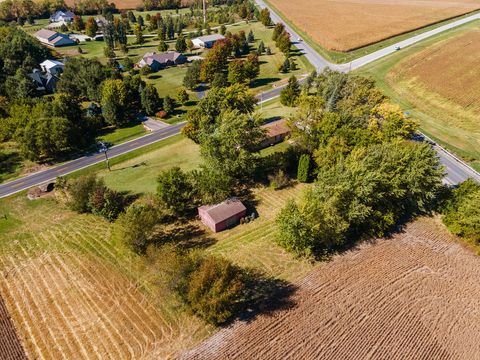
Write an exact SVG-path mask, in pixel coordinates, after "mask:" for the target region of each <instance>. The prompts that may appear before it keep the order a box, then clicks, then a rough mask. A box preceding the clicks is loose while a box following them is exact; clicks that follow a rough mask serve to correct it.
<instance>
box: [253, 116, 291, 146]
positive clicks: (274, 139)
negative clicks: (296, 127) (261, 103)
mask: <svg viewBox="0 0 480 360" xmlns="http://www.w3.org/2000/svg"><path fill="white" fill-rule="evenodd" d="M262 128H263V129H265V130H266V138H265V140H264V141H263V142H262V144H261V145H260V147H261V148H262V149H263V148H266V147H267V146H271V145H275V144H278V143H280V142H282V141H283V140H285V138H286V137H287V136H289V135H290V133H291V129H290V127H289V126H288V124H287V120H285V119H281V120H277V121H273V122H271V123H268V124H265V125H262Z"/></svg>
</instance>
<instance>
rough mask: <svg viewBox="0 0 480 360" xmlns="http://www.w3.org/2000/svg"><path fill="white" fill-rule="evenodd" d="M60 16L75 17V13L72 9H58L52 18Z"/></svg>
mask: <svg viewBox="0 0 480 360" xmlns="http://www.w3.org/2000/svg"><path fill="white" fill-rule="evenodd" d="M58 16H63V17H72V18H73V17H74V16H75V14H74V13H73V12H71V11H62V10H58V11H56V12H55V13H54V14H53V15H52V16H51V17H52V18H56V17H58Z"/></svg>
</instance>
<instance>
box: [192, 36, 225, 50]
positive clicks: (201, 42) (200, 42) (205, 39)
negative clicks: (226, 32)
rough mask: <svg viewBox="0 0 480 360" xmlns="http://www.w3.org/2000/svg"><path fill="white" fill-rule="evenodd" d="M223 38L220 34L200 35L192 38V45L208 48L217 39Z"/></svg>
mask: <svg viewBox="0 0 480 360" xmlns="http://www.w3.org/2000/svg"><path fill="white" fill-rule="evenodd" d="M223 39H225V36H223V35H220V34H212V35H205V36H200V37H197V38H195V39H193V40H192V43H193V45H194V46H195V47H196V48H206V49H210V48H211V47H213V45H215V43H216V42H217V41H218V40H223Z"/></svg>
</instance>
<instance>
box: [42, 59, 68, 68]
mask: <svg viewBox="0 0 480 360" xmlns="http://www.w3.org/2000/svg"><path fill="white" fill-rule="evenodd" d="M40 66H41V67H43V68H45V69H47V70H48V69H51V68H53V67H55V66H64V65H63V63H61V62H60V61H57V60H45V61H44V62H42V63H41V64H40Z"/></svg>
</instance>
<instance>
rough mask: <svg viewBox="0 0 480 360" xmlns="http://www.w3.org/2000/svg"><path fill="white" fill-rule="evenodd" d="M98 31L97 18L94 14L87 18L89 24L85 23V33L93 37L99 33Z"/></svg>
mask: <svg viewBox="0 0 480 360" xmlns="http://www.w3.org/2000/svg"><path fill="white" fill-rule="evenodd" d="M97 31H98V25H97V22H96V21H95V19H94V18H93V17H92V16H90V17H89V18H88V19H87V24H86V25H85V34H87V36H90V37H91V38H93V37H95V35H97Z"/></svg>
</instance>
